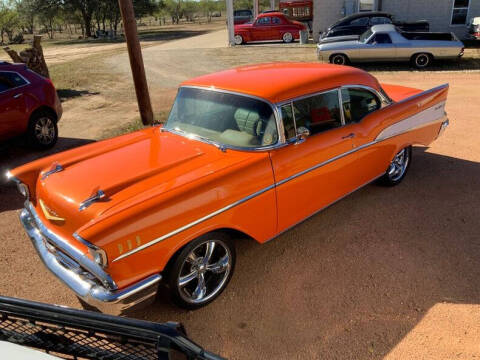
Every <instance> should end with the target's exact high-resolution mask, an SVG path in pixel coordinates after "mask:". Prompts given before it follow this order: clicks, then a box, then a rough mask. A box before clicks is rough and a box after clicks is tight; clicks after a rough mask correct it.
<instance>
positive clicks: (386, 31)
mask: <svg viewBox="0 0 480 360" xmlns="http://www.w3.org/2000/svg"><path fill="white" fill-rule="evenodd" d="M463 51H464V45H463V43H462V42H461V41H459V40H458V39H457V37H456V36H455V35H454V34H453V33H433V32H432V33H429V32H425V33H422V32H401V31H399V30H398V29H397V28H396V27H395V26H394V25H390V24H387V25H376V26H373V27H372V28H371V29H369V30H367V31H366V32H365V33H363V34H362V35H361V36H360V37H359V38H358V39H356V40H351V39H340V40H339V41H335V42H326V43H322V42H321V43H319V44H318V45H317V54H318V58H319V59H320V60H323V61H330V62H331V63H334V64H338V65H345V64H347V63H349V62H361V61H364V62H365V61H411V62H412V64H413V65H414V66H416V67H417V68H426V67H427V66H429V65H430V64H431V63H432V61H433V60H434V59H456V58H459V57H461V56H462V55H463Z"/></svg>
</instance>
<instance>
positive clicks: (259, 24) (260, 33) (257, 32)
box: [252, 16, 272, 41]
mask: <svg viewBox="0 0 480 360" xmlns="http://www.w3.org/2000/svg"><path fill="white" fill-rule="evenodd" d="M271 25H272V20H271V18H270V17H269V16H264V17H261V18H259V19H257V21H256V22H255V25H254V26H253V33H252V37H253V41H265V40H271V39H272V29H271Z"/></svg>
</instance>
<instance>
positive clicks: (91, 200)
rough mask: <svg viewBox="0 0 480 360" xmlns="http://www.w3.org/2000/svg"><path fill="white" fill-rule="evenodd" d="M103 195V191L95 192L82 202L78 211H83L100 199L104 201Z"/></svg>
mask: <svg viewBox="0 0 480 360" xmlns="http://www.w3.org/2000/svg"><path fill="white" fill-rule="evenodd" d="M105 196H106V195H105V193H104V192H103V190H100V189H99V190H97V192H96V193H95V194H93V195H92V196H90V197H89V198H88V199H86V200H84V201H82V202H81V203H80V208H79V210H80V211H83V210H85V209H86V208H88V207H89V206H90V205H92V204H93V203H95V202H97V201H99V200H101V199H104V198H105Z"/></svg>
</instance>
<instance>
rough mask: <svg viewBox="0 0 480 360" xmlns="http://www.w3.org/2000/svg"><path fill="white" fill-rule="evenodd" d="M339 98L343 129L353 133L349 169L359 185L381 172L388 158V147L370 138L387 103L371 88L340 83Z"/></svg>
mask: <svg viewBox="0 0 480 360" xmlns="http://www.w3.org/2000/svg"><path fill="white" fill-rule="evenodd" d="M341 98H342V110H343V114H344V119H345V129H346V130H347V132H350V133H352V134H355V136H354V137H353V138H352V140H353V147H354V149H355V150H356V160H357V161H356V162H355V163H354V164H353V165H352V173H355V184H354V185H353V186H354V187H355V188H358V187H360V186H363V185H365V184H367V183H369V182H371V181H373V180H374V179H376V178H377V177H379V176H380V175H383V174H384V173H385V171H386V164H389V163H390V161H391V159H390V158H389V157H390V155H391V149H389V148H388V147H387V148H379V147H378V146H373V145H374V144H373V143H372V138H371V132H372V129H374V128H375V127H376V126H377V125H378V124H379V123H380V122H381V119H382V116H385V115H381V114H380V110H381V109H382V108H383V107H384V106H386V105H387V103H386V102H385V101H383V100H382V99H381V98H380V96H379V95H378V93H376V92H375V91H374V90H373V89H369V88H367V87H361V86H347V87H343V88H342V89H341ZM385 110H387V109H385ZM379 117H380V118H379Z"/></svg>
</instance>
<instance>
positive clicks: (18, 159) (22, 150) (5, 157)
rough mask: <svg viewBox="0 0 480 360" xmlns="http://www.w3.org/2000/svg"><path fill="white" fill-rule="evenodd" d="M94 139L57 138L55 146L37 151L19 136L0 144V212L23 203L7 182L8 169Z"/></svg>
mask: <svg viewBox="0 0 480 360" xmlns="http://www.w3.org/2000/svg"><path fill="white" fill-rule="evenodd" d="M93 141H94V140H88V139H75V138H62V137H61V138H59V139H58V142H57V144H56V145H55V147H53V148H52V149H50V150H46V151H37V150H34V149H32V148H31V147H29V146H27V144H26V142H25V139H24V138H22V137H20V138H16V139H11V140H9V141H7V142H4V143H1V144H0V154H1V157H0V213H2V212H3V211H7V210H16V209H20V208H21V207H22V205H23V199H22V197H21V196H20V195H19V194H18V193H17V191H16V189H15V184H14V183H13V182H7V178H6V176H5V175H6V173H7V171H8V170H9V169H13V168H15V167H17V166H20V165H23V164H26V163H28V162H31V161H34V160H36V159H40V158H43V157H45V156H48V155H52V154H55V153H58V152H61V151H65V150H68V149H71V148H74V147H78V146H81V145H86V144H89V143H91V142H93Z"/></svg>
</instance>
